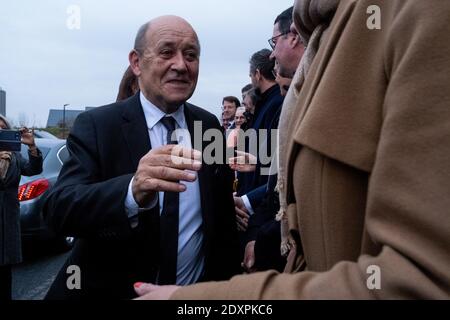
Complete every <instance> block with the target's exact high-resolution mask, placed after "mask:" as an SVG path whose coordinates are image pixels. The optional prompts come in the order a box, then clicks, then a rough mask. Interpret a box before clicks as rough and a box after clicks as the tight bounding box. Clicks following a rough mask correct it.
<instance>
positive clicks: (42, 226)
mask: <svg viewBox="0 0 450 320" xmlns="http://www.w3.org/2000/svg"><path fill="white" fill-rule="evenodd" d="M35 142H36V146H37V147H38V148H39V150H41V152H42V156H43V158H44V163H43V171H42V173H41V174H39V175H36V176H32V177H24V176H22V178H21V179H20V184H19V190H18V198H19V203H20V223H21V230H22V238H23V239H25V240H26V239H30V238H31V239H33V240H34V239H37V240H51V241H52V242H54V243H55V245H56V247H57V248H58V249H60V250H62V251H65V250H68V249H70V248H72V246H73V243H74V238H73V237H58V236H56V235H55V234H54V232H53V231H52V230H51V229H50V228H48V226H47V224H46V223H45V221H44V218H43V213H42V206H43V202H44V199H45V197H46V196H47V194H48V192H49V190H50V189H51V188H52V187H53V185H54V184H55V182H56V180H57V178H58V175H59V172H60V170H61V167H62V165H63V163H64V161H66V160H67V159H68V157H69V153H68V151H67V148H66V141H65V140H61V139H40V138H36V139H35ZM21 154H22V156H23V157H25V158H26V159H28V147H26V146H24V145H22V151H21Z"/></svg>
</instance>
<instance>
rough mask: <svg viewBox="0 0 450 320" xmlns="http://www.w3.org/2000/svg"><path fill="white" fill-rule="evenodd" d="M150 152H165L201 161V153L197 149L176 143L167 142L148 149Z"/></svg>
mask: <svg viewBox="0 0 450 320" xmlns="http://www.w3.org/2000/svg"><path fill="white" fill-rule="evenodd" d="M150 153H152V154H166V155H172V156H176V157H181V158H187V159H192V160H197V161H201V160H202V153H201V152H200V151H198V150H195V149H191V148H186V147H183V146H181V145H177V144H169V145H165V146H162V147H160V148H156V149H152V150H150Z"/></svg>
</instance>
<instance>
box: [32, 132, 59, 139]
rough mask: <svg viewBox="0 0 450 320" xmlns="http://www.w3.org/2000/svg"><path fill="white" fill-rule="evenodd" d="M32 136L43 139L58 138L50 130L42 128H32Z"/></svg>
mask: <svg viewBox="0 0 450 320" xmlns="http://www.w3.org/2000/svg"><path fill="white" fill-rule="evenodd" d="M34 137H35V138H43V139H58V137H57V136H54V135H53V134H51V133H50V132H47V131H44V130H34Z"/></svg>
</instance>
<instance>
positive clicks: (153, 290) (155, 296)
mask: <svg viewBox="0 0 450 320" xmlns="http://www.w3.org/2000/svg"><path fill="white" fill-rule="evenodd" d="M179 288H180V287H179V286H157V285H154V284H151V283H142V282H138V283H135V284H134V291H136V293H137V294H138V295H139V298H136V299H135V300H169V299H170V297H171V296H172V294H173V293H174V292H175V291H176V290H177V289H179Z"/></svg>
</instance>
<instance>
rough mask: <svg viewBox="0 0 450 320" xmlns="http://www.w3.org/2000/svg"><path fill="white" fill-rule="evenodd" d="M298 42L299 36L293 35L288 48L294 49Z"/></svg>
mask: <svg viewBox="0 0 450 320" xmlns="http://www.w3.org/2000/svg"><path fill="white" fill-rule="evenodd" d="M300 42H301V40H300V36H299V35H298V34H293V35H292V36H291V37H290V39H289V46H290V47H291V48H295V47H296V46H297V45H298V44H300Z"/></svg>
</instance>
